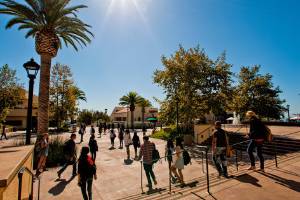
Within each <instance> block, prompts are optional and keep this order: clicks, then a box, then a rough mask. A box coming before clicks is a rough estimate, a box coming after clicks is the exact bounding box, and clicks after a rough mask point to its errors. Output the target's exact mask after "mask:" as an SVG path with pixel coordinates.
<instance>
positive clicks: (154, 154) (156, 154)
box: [152, 144, 160, 163]
mask: <svg viewBox="0 0 300 200" xmlns="http://www.w3.org/2000/svg"><path fill="white" fill-rule="evenodd" d="M153 145H154V144H153ZM159 159H160V155H159V151H158V150H157V149H156V148H155V145H154V149H153V151H152V162H153V163H156V162H157V161H159Z"/></svg>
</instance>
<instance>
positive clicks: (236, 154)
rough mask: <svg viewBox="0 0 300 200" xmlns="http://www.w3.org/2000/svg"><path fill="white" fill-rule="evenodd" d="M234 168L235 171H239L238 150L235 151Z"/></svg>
mask: <svg viewBox="0 0 300 200" xmlns="http://www.w3.org/2000/svg"><path fill="white" fill-rule="evenodd" d="M235 166H236V171H239V163H238V149H235Z"/></svg>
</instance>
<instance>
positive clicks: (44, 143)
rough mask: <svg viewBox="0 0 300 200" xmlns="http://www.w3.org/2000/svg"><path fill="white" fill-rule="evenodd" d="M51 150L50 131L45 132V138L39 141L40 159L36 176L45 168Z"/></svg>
mask: <svg viewBox="0 0 300 200" xmlns="http://www.w3.org/2000/svg"><path fill="white" fill-rule="evenodd" d="M48 152H49V135H48V133H44V134H43V138H42V139H41V140H40V143H39V155H38V158H39V161H38V165H37V169H36V176H37V177H38V176H39V175H40V174H41V173H42V172H43V170H44V168H45V165H46V161H47V157H48Z"/></svg>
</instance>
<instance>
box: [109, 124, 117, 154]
mask: <svg viewBox="0 0 300 200" xmlns="http://www.w3.org/2000/svg"><path fill="white" fill-rule="evenodd" d="M115 138H116V134H115V131H114V130H113V129H111V130H110V143H111V147H110V148H111V149H114V148H115Z"/></svg>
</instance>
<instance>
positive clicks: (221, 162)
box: [213, 147, 228, 176]
mask: <svg viewBox="0 0 300 200" xmlns="http://www.w3.org/2000/svg"><path fill="white" fill-rule="evenodd" d="M217 148H219V147H217ZM213 161H214V163H215V165H216V168H217V170H218V172H219V175H222V174H223V175H225V176H227V175H228V173H227V159H226V148H224V149H221V148H220V150H217V152H216V153H215V154H214V155H213Z"/></svg>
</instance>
